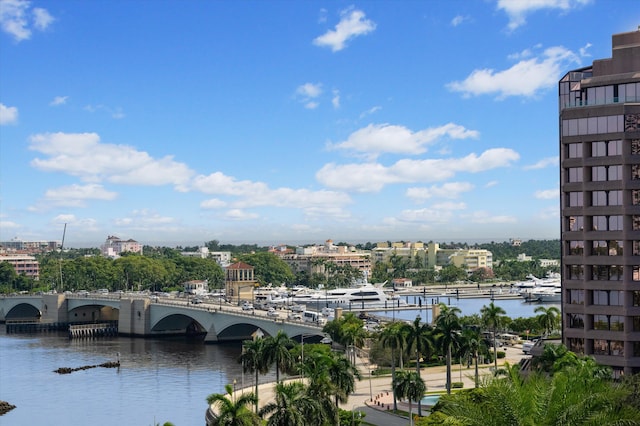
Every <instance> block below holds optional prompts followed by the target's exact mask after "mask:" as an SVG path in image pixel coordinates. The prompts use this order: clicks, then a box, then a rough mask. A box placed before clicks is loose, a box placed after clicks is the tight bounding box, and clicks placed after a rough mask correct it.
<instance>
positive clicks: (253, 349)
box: [238, 338, 269, 413]
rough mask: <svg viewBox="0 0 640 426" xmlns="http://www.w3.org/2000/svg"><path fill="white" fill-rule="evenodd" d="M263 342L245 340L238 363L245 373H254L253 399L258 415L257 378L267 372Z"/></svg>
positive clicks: (267, 365)
mask: <svg viewBox="0 0 640 426" xmlns="http://www.w3.org/2000/svg"><path fill="white" fill-rule="evenodd" d="M265 346H266V345H265V341H264V339H262V338H256V339H254V340H245V341H244V342H243V344H242V354H241V355H240V358H239V360H238V361H239V362H240V363H242V369H243V370H244V372H245V373H255V379H256V383H255V393H254V395H255V398H256V413H258V377H259V375H260V374H267V372H268V371H269V363H268V359H267V357H266V356H265Z"/></svg>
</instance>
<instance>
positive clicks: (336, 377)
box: [327, 353, 361, 407]
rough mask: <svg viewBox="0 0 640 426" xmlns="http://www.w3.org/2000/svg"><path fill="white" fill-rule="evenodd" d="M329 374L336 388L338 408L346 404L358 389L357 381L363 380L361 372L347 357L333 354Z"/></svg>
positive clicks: (335, 394) (328, 369)
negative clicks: (341, 404)
mask: <svg viewBox="0 0 640 426" xmlns="http://www.w3.org/2000/svg"><path fill="white" fill-rule="evenodd" d="M327 374H328V376H329V380H330V381H331V383H332V384H333V387H334V391H333V393H334V396H335V403H336V407H337V406H338V403H340V402H342V403H346V402H347V400H348V399H349V395H350V394H352V393H353V392H354V391H355V389H356V379H357V380H360V379H361V377H360V372H359V371H358V369H357V368H356V367H355V366H354V365H353V364H351V362H349V360H348V359H347V358H346V357H344V356H343V355H341V354H337V353H332V354H331V356H330V362H329V365H328V368H327Z"/></svg>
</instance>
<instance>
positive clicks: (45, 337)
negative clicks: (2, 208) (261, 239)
mask: <svg viewBox="0 0 640 426" xmlns="http://www.w3.org/2000/svg"><path fill="white" fill-rule="evenodd" d="M407 302H409V303H417V301H414V298H413V296H409V297H408V299H407ZM427 302H428V303H431V302H432V300H431V299H428V300H427ZM439 302H443V303H447V304H450V305H452V306H457V307H459V308H460V309H461V311H462V314H463V315H470V314H473V313H478V312H479V311H480V308H481V307H482V306H484V305H488V304H489V303H490V302H491V301H490V300H488V299H460V300H457V299H455V298H441V299H440V300H439ZM426 304H427V303H426V302H424V301H423V306H426ZM495 304H496V305H498V306H501V307H502V308H503V309H505V311H506V312H507V315H508V316H510V317H513V318H515V317H518V316H523V317H527V316H534V315H536V314H535V313H534V310H535V308H536V307H537V306H540V305H536V304H529V303H524V302H522V300H520V299H517V300H496V301H495ZM545 306H549V305H545ZM556 306H557V305H556ZM377 314H379V313H377ZM418 314H420V315H421V317H422V318H423V320H424V319H426V320H427V321H430V320H431V311H430V310H428V309H422V310H403V311H389V312H387V315H388V316H389V317H392V316H393V317H395V318H396V319H406V320H413V319H414V318H415V317H416V315H418ZM239 355H240V343H233V344H231V343H227V344H214V345H205V344H203V343H202V342H199V341H196V342H189V341H186V340H185V339H183V338H177V339H174V340H167V339H162V340H155V339H140V338H128V337H114V338H104V339H94V340H69V339H68V338H67V335H66V333H60V334H57V333H38V334H6V331H5V326H4V325H0V400H3V401H7V402H9V403H11V404H13V405H15V406H16V407H17V408H15V409H13V410H12V411H10V412H9V413H7V414H5V415H3V416H0V425H1V426H5V425H6V426H22V425H45V424H46V425H65V426H75V425H86V424H91V425H94V426H101V425H118V426H146V425H155V424H158V423H159V424H163V423H164V422H166V421H170V422H172V423H174V424H175V425H176V426H191V425H204V413H205V410H206V408H207V403H206V397H207V396H208V395H209V394H212V393H224V386H225V385H226V384H228V383H232V382H233V380H234V379H235V380H236V381H237V386H238V387H240V386H241V385H242V384H243V383H244V384H245V385H247V386H249V385H251V379H252V378H253V375H249V374H247V375H243V374H242V369H241V365H240V364H239V363H238V361H237V359H238V356H239ZM118 356H119V359H120V363H121V366H120V368H119V369H115V368H92V369H87V370H81V371H76V372H73V373H71V374H62V375H61V374H57V373H54V370H56V369H58V368H61V367H70V368H78V367H82V366H87V365H98V364H102V363H104V362H108V361H115V360H116V359H118ZM269 380H273V377H271V376H269V375H267V376H261V378H260V382H261V383H263V382H266V381H269Z"/></svg>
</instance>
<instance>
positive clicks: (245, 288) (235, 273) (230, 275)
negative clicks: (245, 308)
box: [225, 262, 258, 304]
mask: <svg viewBox="0 0 640 426" xmlns="http://www.w3.org/2000/svg"><path fill="white" fill-rule="evenodd" d="M253 271H254V268H253V266H251V265H248V264H246V263H243V262H237V263H234V264H232V265H229V266H228V267H227V268H226V269H225V294H226V297H227V300H229V301H230V302H231V303H236V304H240V303H241V302H242V301H246V302H253V300H254V289H255V288H256V286H257V285H258V281H257V280H256V279H255V276H254V273H253Z"/></svg>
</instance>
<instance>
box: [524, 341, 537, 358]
mask: <svg viewBox="0 0 640 426" xmlns="http://www.w3.org/2000/svg"><path fill="white" fill-rule="evenodd" d="M535 344H536V343H535V342H530V341H527V342H524V343H523V344H522V353H524V354H527V355H529V353H530V352H531V349H532V348H533V346H534V345H535Z"/></svg>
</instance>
